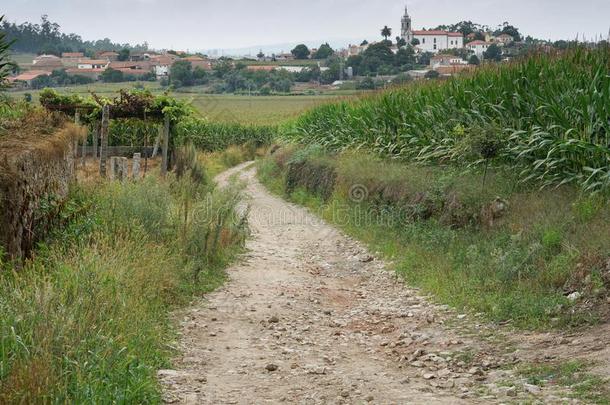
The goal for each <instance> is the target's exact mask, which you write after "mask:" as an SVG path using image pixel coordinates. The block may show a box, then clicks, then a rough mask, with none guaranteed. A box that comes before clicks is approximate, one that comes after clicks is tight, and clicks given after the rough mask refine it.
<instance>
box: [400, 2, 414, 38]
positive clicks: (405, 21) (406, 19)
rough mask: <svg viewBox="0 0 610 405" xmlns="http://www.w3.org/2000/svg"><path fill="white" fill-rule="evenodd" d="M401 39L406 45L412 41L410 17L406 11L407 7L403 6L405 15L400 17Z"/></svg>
mask: <svg viewBox="0 0 610 405" xmlns="http://www.w3.org/2000/svg"><path fill="white" fill-rule="evenodd" d="M401 22H402V37H403V38H404V40H405V41H407V44H410V43H411V41H412V40H413V29H412V26H411V17H410V16H409V11H408V10H407V6H405V15H404V16H403V17H402V20H401Z"/></svg>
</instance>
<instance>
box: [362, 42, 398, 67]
mask: <svg viewBox="0 0 610 405" xmlns="http://www.w3.org/2000/svg"><path fill="white" fill-rule="evenodd" d="M388 42H389V41H384V42H377V43H376V44H373V45H370V46H369V47H368V48H366V50H365V51H364V52H363V53H362V55H363V56H364V58H365V59H366V58H371V57H377V58H379V59H380V60H381V62H382V63H384V64H388V65H392V64H394V52H392V49H390V45H388Z"/></svg>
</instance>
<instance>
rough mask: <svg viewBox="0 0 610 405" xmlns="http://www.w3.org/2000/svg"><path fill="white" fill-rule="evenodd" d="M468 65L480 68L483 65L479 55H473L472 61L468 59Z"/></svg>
mask: <svg viewBox="0 0 610 405" xmlns="http://www.w3.org/2000/svg"><path fill="white" fill-rule="evenodd" d="M468 64H470V65H475V66H478V65H480V64H481V61H480V60H479V57H478V56H477V55H472V56H471V57H470V59H468Z"/></svg>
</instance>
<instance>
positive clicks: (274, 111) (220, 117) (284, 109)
mask: <svg viewBox="0 0 610 405" xmlns="http://www.w3.org/2000/svg"><path fill="white" fill-rule="evenodd" d="M140 84H141V85H142V86H143V87H144V88H145V89H148V90H150V91H151V92H152V93H153V94H160V93H162V92H164V91H165V90H164V89H163V88H162V87H161V86H159V85H158V84H157V83H146V82H143V83H140ZM127 86H132V85H127V84H125V83H96V84H92V85H83V86H73V87H62V88H59V89H57V90H58V91H59V92H61V93H65V94H79V95H82V96H87V95H88V94H89V93H90V92H95V93H96V94H99V95H101V96H107V97H112V96H115V95H117V94H118V91H119V90H120V89H122V88H125V87H127ZM189 90H190V91H189V92H175V93H173V95H174V96H175V97H176V98H178V99H180V100H185V101H189V102H191V103H192V105H193V106H194V107H195V108H196V110H197V111H198V112H199V113H200V114H201V116H203V117H207V118H209V119H211V120H213V121H221V122H234V123H243V124H265V125H266V124H277V123H282V122H285V121H287V120H290V119H292V118H296V116H298V114H300V113H302V112H304V111H306V110H307V109H309V108H312V107H315V106H318V105H320V104H324V103H327V102H330V101H334V100H336V99H337V98H339V97H343V96H349V95H351V94H353V92H344V93H343V92H340V91H339V92H333V93H330V94H318V95H286V96H252V97H250V96H244V95H233V94H205V93H202V92H200V91H198V89H197V88H191V89H189ZM25 93H30V94H32V96H33V101H34V102H36V101H37V100H38V94H39V93H40V91H39V90H28V91H17V92H11V93H10V94H11V95H13V96H14V97H15V98H21V97H23V95H24V94H25Z"/></svg>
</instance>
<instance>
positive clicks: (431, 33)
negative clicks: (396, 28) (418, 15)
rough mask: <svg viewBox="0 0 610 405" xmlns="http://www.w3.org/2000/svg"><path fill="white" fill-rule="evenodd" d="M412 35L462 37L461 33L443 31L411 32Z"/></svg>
mask: <svg viewBox="0 0 610 405" xmlns="http://www.w3.org/2000/svg"><path fill="white" fill-rule="evenodd" d="M413 35H447V36H448V37H464V35H463V34H462V33H461V32H449V31H443V30H428V31H426V30H421V31H413Z"/></svg>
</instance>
